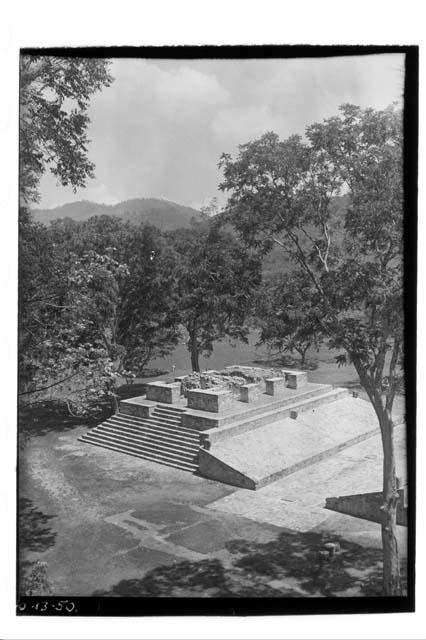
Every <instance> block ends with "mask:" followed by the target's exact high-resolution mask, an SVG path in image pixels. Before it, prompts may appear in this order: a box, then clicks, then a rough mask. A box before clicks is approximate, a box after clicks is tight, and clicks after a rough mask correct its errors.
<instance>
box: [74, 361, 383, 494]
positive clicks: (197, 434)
mask: <svg viewBox="0 0 426 640" xmlns="http://www.w3.org/2000/svg"><path fill="white" fill-rule="evenodd" d="M183 393H185V395H183ZM377 432H378V423H377V418H376V416H375V414H374V411H373V409H372V407H371V405H370V403H368V402H365V401H364V400H361V399H359V398H355V397H352V396H351V395H350V392H349V391H348V390H347V389H343V388H333V387H332V386H331V385H326V384H314V383H311V382H309V381H308V379H307V375H306V372H297V371H293V370H289V371H288V372H287V371H284V372H283V371H281V372H280V375H278V374H277V375H273V376H270V377H265V378H264V379H262V380H261V381H258V382H255V383H250V382H249V383H248V384H245V385H240V386H239V387H236V388H234V389H233V390H230V389H228V388H225V387H220V386H216V387H213V388H208V389H198V388H197V389H186V388H184V383H183V378H177V379H176V380H175V381H174V382H171V383H170V382H164V381H156V382H154V383H149V384H148V385H147V389H146V395H143V396H139V397H135V398H130V399H128V400H124V401H122V402H121V403H120V411H119V413H118V414H116V415H114V416H112V417H111V418H109V419H108V420H107V421H106V422H104V423H102V424H101V425H99V426H98V427H96V428H95V429H93V430H91V431H89V432H88V433H87V434H86V435H85V436H82V438H81V440H82V441H84V442H88V443H91V444H95V445H97V446H101V447H106V448H109V449H113V450H115V451H121V452H122V453H127V454H130V455H136V456H138V457H140V458H144V459H148V460H151V461H155V462H159V463H161V464H166V465H169V466H175V467H178V468H180V469H182V470H186V471H192V472H197V473H198V474H200V475H202V476H204V477H207V478H211V479H213V480H218V481H220V482H224V483H227V484H231V485H233V486H237V487H242V488H246V489H257V488H260V487H263V486H265V485H266V484H268V483H270V482H273V481H275V480H277V479H278V478H281V477H284V476H286V475H289V474H291V473H294V472H295V471H298V470H299V469H302V468H304V467H308V466H310V465H312V464H314V463H315V462H319V461H320V460H323V459H324V458H326V457H328V456H332V455H335V454H336V453H337V452H338V451H341V450H342V449H344V448H346V447H349V446H352V445H354V444H357V443H358V442H361V441H362V440H364V439H366V438H369V437H371V436H373V435H375V434H376V433H377Z"/></svg>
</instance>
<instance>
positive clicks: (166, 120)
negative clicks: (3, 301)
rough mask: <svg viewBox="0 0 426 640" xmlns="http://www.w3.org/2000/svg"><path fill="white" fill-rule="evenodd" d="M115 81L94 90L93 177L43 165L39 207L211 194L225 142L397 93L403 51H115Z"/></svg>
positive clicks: (286, 132) (286, 130)
mask: <svg viewBox="0 0 426 640" xmlns="http://www.w3.org/2000/svg"><path fill="white" fill-rule="evenodd" d="M110 71H111V74H112V76H113V77H114V79H115V80H114V82H113V84H112V85H111V86H110V87H108V88H106V89H104V90H103V91H102V92H100V93H98V94H95V95H94V96H93V97H92V99H91V104H90V109H89V116H90V119H91V124H90V125H89V130H88V137H89V139H90V140H91V143H90V145H89V158H90V160H92V161H93V162H94V163H95V166H96V169H95V175H96V177H95V179H93V180H88V182H87V188H85V189H79V190H78V191H77V193H75V194H74V193H73V192H72V189H71V188H65V187H62V186H60V185H58V184H57V181H56V179H55V178H54V177H53V176H52V175H50V174H48V173H46V174H45V176H44V177H43V178H42V181H41V184H40V193H41V202H40V204H39V205H38V206H40V207H42V208H51V207H56V206H59V205H61V204H64V203H66V202H74V201H78V200H83V199H84V200H92V201H94V202H101V203H105V204H115V203H117V202H120V201H122V200H127V199H129V198H165V199H167V200H172V201H174V202H178V203H179V204H184V205H188V206H192V207H195V208H200V207H201V206H204V205H206V204H208V203H209V202H210V200H211V199H212V198H213V197H215V196H218V197H219V203H220V204H222V203H223V202H224V200H225V198H226V196H225V195H223V194H221V193H220V192H219V191H218V184H219V182H220V179H221V175H220V171H219V169H218V162H219V159H220V156H221V154H222V153H223V152H227V153H231V154H232V155H234V154H236V153H237V151H238V145H240V144H244V143H246V142H248V141H250V140H253V139H255V138H257V137H259V136H261V135H262V134H263V133H265V132H266V131H275V132H276V133H278V134H279V135H280V137H282V138H286V137H288V136H290V135H292V134H295V133H298V134H300V135H303V134H304V131H305V128H306V127H307V126H308V125H310V124H312V123H313V122H318V121H321V120H323V119H324V118H328V117H331V116H333V115H336V114H337V113H338V107H339V106H340V105H341V104H344V103H352V104H356V105H359V106H361V107H363V108H366V107H372V108H374V109H383V108H385V107H387V106H388V105H389V104H391V103H392V102H395V101H397V102H399V103H402V93H403V82H404V56H403V55H402V54H378V55H368V56H348V57H334V58H312V59H309V58H306V59H302V58H300V59H292V60H283V59H281V60H280V59H270V60H260V59H249V60H214V59H212V60H147V59H131V58H128V59H114V60H113V61H112V63H111V69H110Z"/></svg>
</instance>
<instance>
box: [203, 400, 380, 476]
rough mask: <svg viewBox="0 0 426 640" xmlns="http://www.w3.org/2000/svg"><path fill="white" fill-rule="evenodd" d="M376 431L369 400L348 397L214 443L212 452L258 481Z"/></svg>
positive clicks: (375, 418) (374, 416)
mask: <svg viewBox="0 0 426 640" xmlns="http://www.w3.org/2000/svg"><path fill="white" fill-rule="evenodd" d="M370 432H371V435H373V434H374V432H378V423H377V417H376V415H375V412H374V409H373V407H372V406H371V404H370V403H369V402H366V401H365V400H361V399H359V398H358V399H355V398H352V397H347V398H344V399H342V400H337V401H336V402H334V403H332V404H328V405H325V406H322V407H319V408H317V409H315V410H313V411H308V412H306V413H303V414H301V415H299V417H298V418H297V420H293V419H291V418H284V419H282V420H278V421H276V422H273V423H271V424H269V425H265V426H263V427H262V428H261V429H254V430H253V431H250V432H247V433H243V434H241V435H237V436H234V437H232V438H229V439H228V440H224V441H223V442H222V441H221V442H218V443H217V444H214V445H213V447H212V449H211V451H210V452H211V453H212V454H214V455H215V456H216V457H218V458H220V460H222V461H223V462H224V463H225V464H227V465H229V466H230V467H232V468H234V469H238V471H240V472H241V473H244V474H247V475H248V476H249V477H251V478H253V479H255V480H258V481H261V480H262V478H267V477H268V476H271V475H272V474H274V473H276V472H278V471H280V470H282V469H284V468H291V467H294V465H296V464H298V463H301V462H302V461H303V460H305V459H309V458H311V457H312V456H317V455H319V456H320V455H321V454H322V453H323V452H326V451H328V450H330V449H332V448H334V447H336V446H340V445H343V444H344V443H345V442H346V441H350V440H352V439H353V438H357V437H359V436H362V435H363V434H366V433H370Z"/></svg>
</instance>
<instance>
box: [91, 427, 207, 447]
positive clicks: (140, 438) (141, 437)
mask: <svg viewBox="0 0 426 640" xmlns="http://www.w3.org/2000/svg"><path fill="white" fill-rule="evenodd" d="M93 432H95V433H112V434H117V435H123V436H124V437H127V438H129V439H131V440H134V441H137V442H142V443H143V442H146V441H150V442H158V444H159V446H162V447H163V448H167V447H168V446H170V447H176V448H178V449H181V450H182V451H190V452H197V451H198V449H199V445H198V442H185V441H182V440H180V439H177V438H176V439H174V438H169V437H164V436H162V435H157V434H153V433H151V432H150V433H146V432H145V431H142V432H139V433H135V432H134V431H132V430H130V429H127V428H126V427H122V426H118V425H108V424H103V425H102V426H101V427H95V428H94V429H92V431H90V432H89V433H93Z"/></svg>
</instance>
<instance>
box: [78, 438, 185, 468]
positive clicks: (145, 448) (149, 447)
mask: <svg viewBox="0 0 426 640" xmlns="http://www.w3.org/2000/svg"><path fill="white" fill-rule="evenodd" d="M82 438H84V441H85V442H89V441H90V442H92V441H94V442H95V443H96V442H99V441H101V442H107V443H108V444H117V445H119V446H121V447H127V448H129V449H131V450H132V451H135V452H136V453H140V454H142V453H147V454H148V455H150V456H152V457H153V458H158V459H165V460H172V461H175V462H176V461H177V462H183V463H185V464H195V458H196V454H194V453H193V452H190V453H182V452H177V451H175V450H174V449H173V448H171V447H166V448H164V447H161V446H159V445H158V443H155V442H153V443H150V442H146V443H144V444H140V443H137V444H136V443H135V442H134V441H133V440H129V439H128V438H126V437H124V436H121V435H118V436H112V435H110V434H106V433H100V432H96V433H93V431H90V432H88V433H87V434H86V435H84V436H82Z"/></svg>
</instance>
